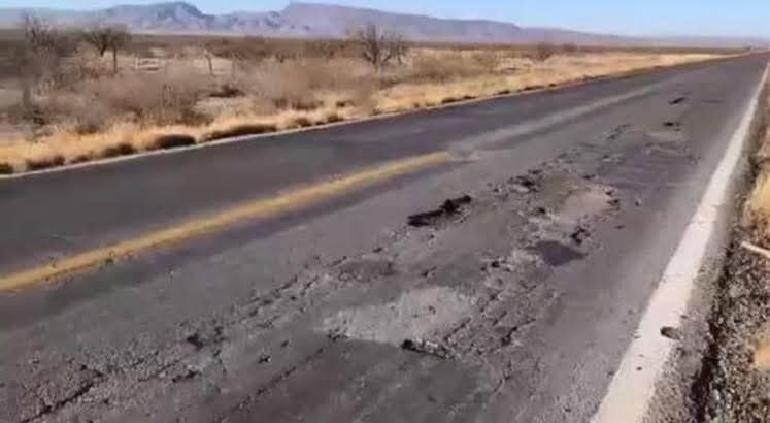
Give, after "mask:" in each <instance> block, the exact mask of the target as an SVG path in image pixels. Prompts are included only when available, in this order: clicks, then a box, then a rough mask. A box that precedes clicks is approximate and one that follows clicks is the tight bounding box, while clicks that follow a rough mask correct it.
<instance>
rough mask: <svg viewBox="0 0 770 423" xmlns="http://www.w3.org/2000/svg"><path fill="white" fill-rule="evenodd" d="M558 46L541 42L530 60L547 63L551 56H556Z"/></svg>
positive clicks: (530, 55)
mask: <svg viewBox="0 0 770 423" xmlns="http://www.w3.org/2000/svg"><path fill="white" fill-rule="evenodd" d="M556 50H557V49H556V46H555V45H553V44H550V43H546V42H541V43H538V44H537V45H536V46H535V48H534V50H533V51H532V53H531V54H529V58H530V59H532V60H534V61H536V62H545V61H546V60H548V59H550V58H551V56H553V55H554V54H556Z"/></svg>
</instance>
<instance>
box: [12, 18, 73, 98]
mask: <svg viewBox="0 0 770 423" xmlns="http://www.w3.org/2000/svg"><path fill="white" fill-rule="evenodd" d="M21 29H22V33H23V35H24V38H23V43H22V45H21V48H20V49H19V51H18V52H17V54H16V60H17V62H18V64H19V67H20V70H21V73H22V75H23V76H24V77H23V79H22V102H23V106H24V108H25V109H27V110H30V109H31V105H32V89H33V87H39V86H40V84H41V83H42V82H43V81H46V80H47V81H54V80H55V78H56V77H57V76H58V74H59V72H60V68H61V64H62V59H63V58H64V57H65V56H66V55H67V54H68V53H69V52H70V50H71V47H72V46H71V45H70V44H69V43H68V40H67V39H66V38H67V37H66V36H65V35H63V34H60V33H58V32H57V31H55V30H54V29H53V28H51V27H50V26H48V25H46V24H45V23H44V22H43V21H42V20H40V19H38V18H37V17H35V16H33V15H30V14H25V15H24V16H23V18H22V22H21Z"/></svg>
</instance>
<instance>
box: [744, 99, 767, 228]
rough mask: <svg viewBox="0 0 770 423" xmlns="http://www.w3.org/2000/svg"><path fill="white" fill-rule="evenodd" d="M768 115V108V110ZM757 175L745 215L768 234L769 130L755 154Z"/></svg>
mask: <svg viewBox="0 0 770 423" xmlns="http://www.w3.org/2000/svg"><path fill="white" fill-rule="evenodd" d="M768 114H769V115H770V110H769V111H768ZM757 161H758V163H759V175H758V176H757V181H756V183H755V185H754V188H753V189H752V191H751V193H750V194H749V198H748V201H747V204H746V212H747V215H748V216H747V217H748V218H749V219H750V220H751V221H752V222H754V223H755V224H756V225H757V226H758V228H759V229H760V230H761V231H763V232H764V233H765V234H767V235H768V236H770V130H768V131H767V132H766V133H765V138H764V142H763V144H762V146H761V148H760V151H759V153H758V154H757Z"/></svg>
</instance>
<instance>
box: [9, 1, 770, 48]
mask: <svg viewBox="0 0 770 423" xmlns="http://www.w3.org/2000/svg"><path fill="white" fill-rule="evenodd" d="M24 14H33V15H35V16H37V17H39V18H41V19H44V20H45V21H47V22H50V23H52V24H54V25H56V26H60V27H82V26H88V25H93V24H97V23H98V24H113V25H124V26H126V27H128V28H129V29H131V30H132V31H133V32H143V33H168V34H171V33H173V34H201V33H206V34H220V35H257V36H266V37H306V38H341V37H345V36H346V35H348V34H349V32H350V31H351V30H352V29H356V28H360V27H362V26H364V25H366V24H370V23H372V24H376V25H378V26H379V27H381V28H383V29H384V30H387V31H393V32H397V33H399V34H401V35H403V36H404V37H405V38H407V39H410V40H415V41H452V42H468V43H533V42H541V41H545V42H551V43H576V44H593V45H642V44H654V45H674V44H680V45H681V44H686V45H694V46H700V45H703V46H705V45H711V46H744V45H768V42H767V40H761V39H729V38H704V37H682V38H641V37H637V38H634V37H622V36H615V35H606V34H593V33H586V32H578V31H569V30H564V29H555V28H532V27H521V26H517V25H515V24H512V23H505V22H495V21H485V20H455V19H438V18H434V17H430V16H427V15H416V14H407V13H394V12H385V11H381V10H375V9H366V8H358V7H347V6H338V5H333V4H320V3H291V4H290V5H288V6H287V7H285V8H284V9H282V10H279V11H266V12H255V11H241V12H231V13H225V14H208V13H204V12H202V11H201V10H200V9H198V8H197V7H196V6H194V5H193V4H190V3H186V2H169V3H156V4H149V5H120V6H114V7H109V8H105V9H94V10H65V9H49V8H0V27H4V28H10V27H14V26H17V25H18V23H19V22H20V21H21V19H22V17H23V16H24Z"/></svg>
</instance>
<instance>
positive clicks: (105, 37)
mask: <svg viewBox="0 0 770 423" xmlns="http://www.w3.org/2000/svg"><path fill="white" fill-rule="evenodd" d="M83 39H84V40H85V41H86V42H87V43H89V44H91V45H92V46H93V47H94V48H95V49H96V51H97V52H98V53H99V57H104V55H105V54H106V53H107V52H108V51H110V52H111V53H112V72H113V73H117V72H118V51H119V50H122V49H123V48H124V47H125V46H126V44H128V42H129V41H130V40H131V34H130V33H129V32H128V29H127V28H126V27H121V26H101V25H94V26H93V27H92V28H91V29H89V30H87V31H84V32H83Z"/></svg>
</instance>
